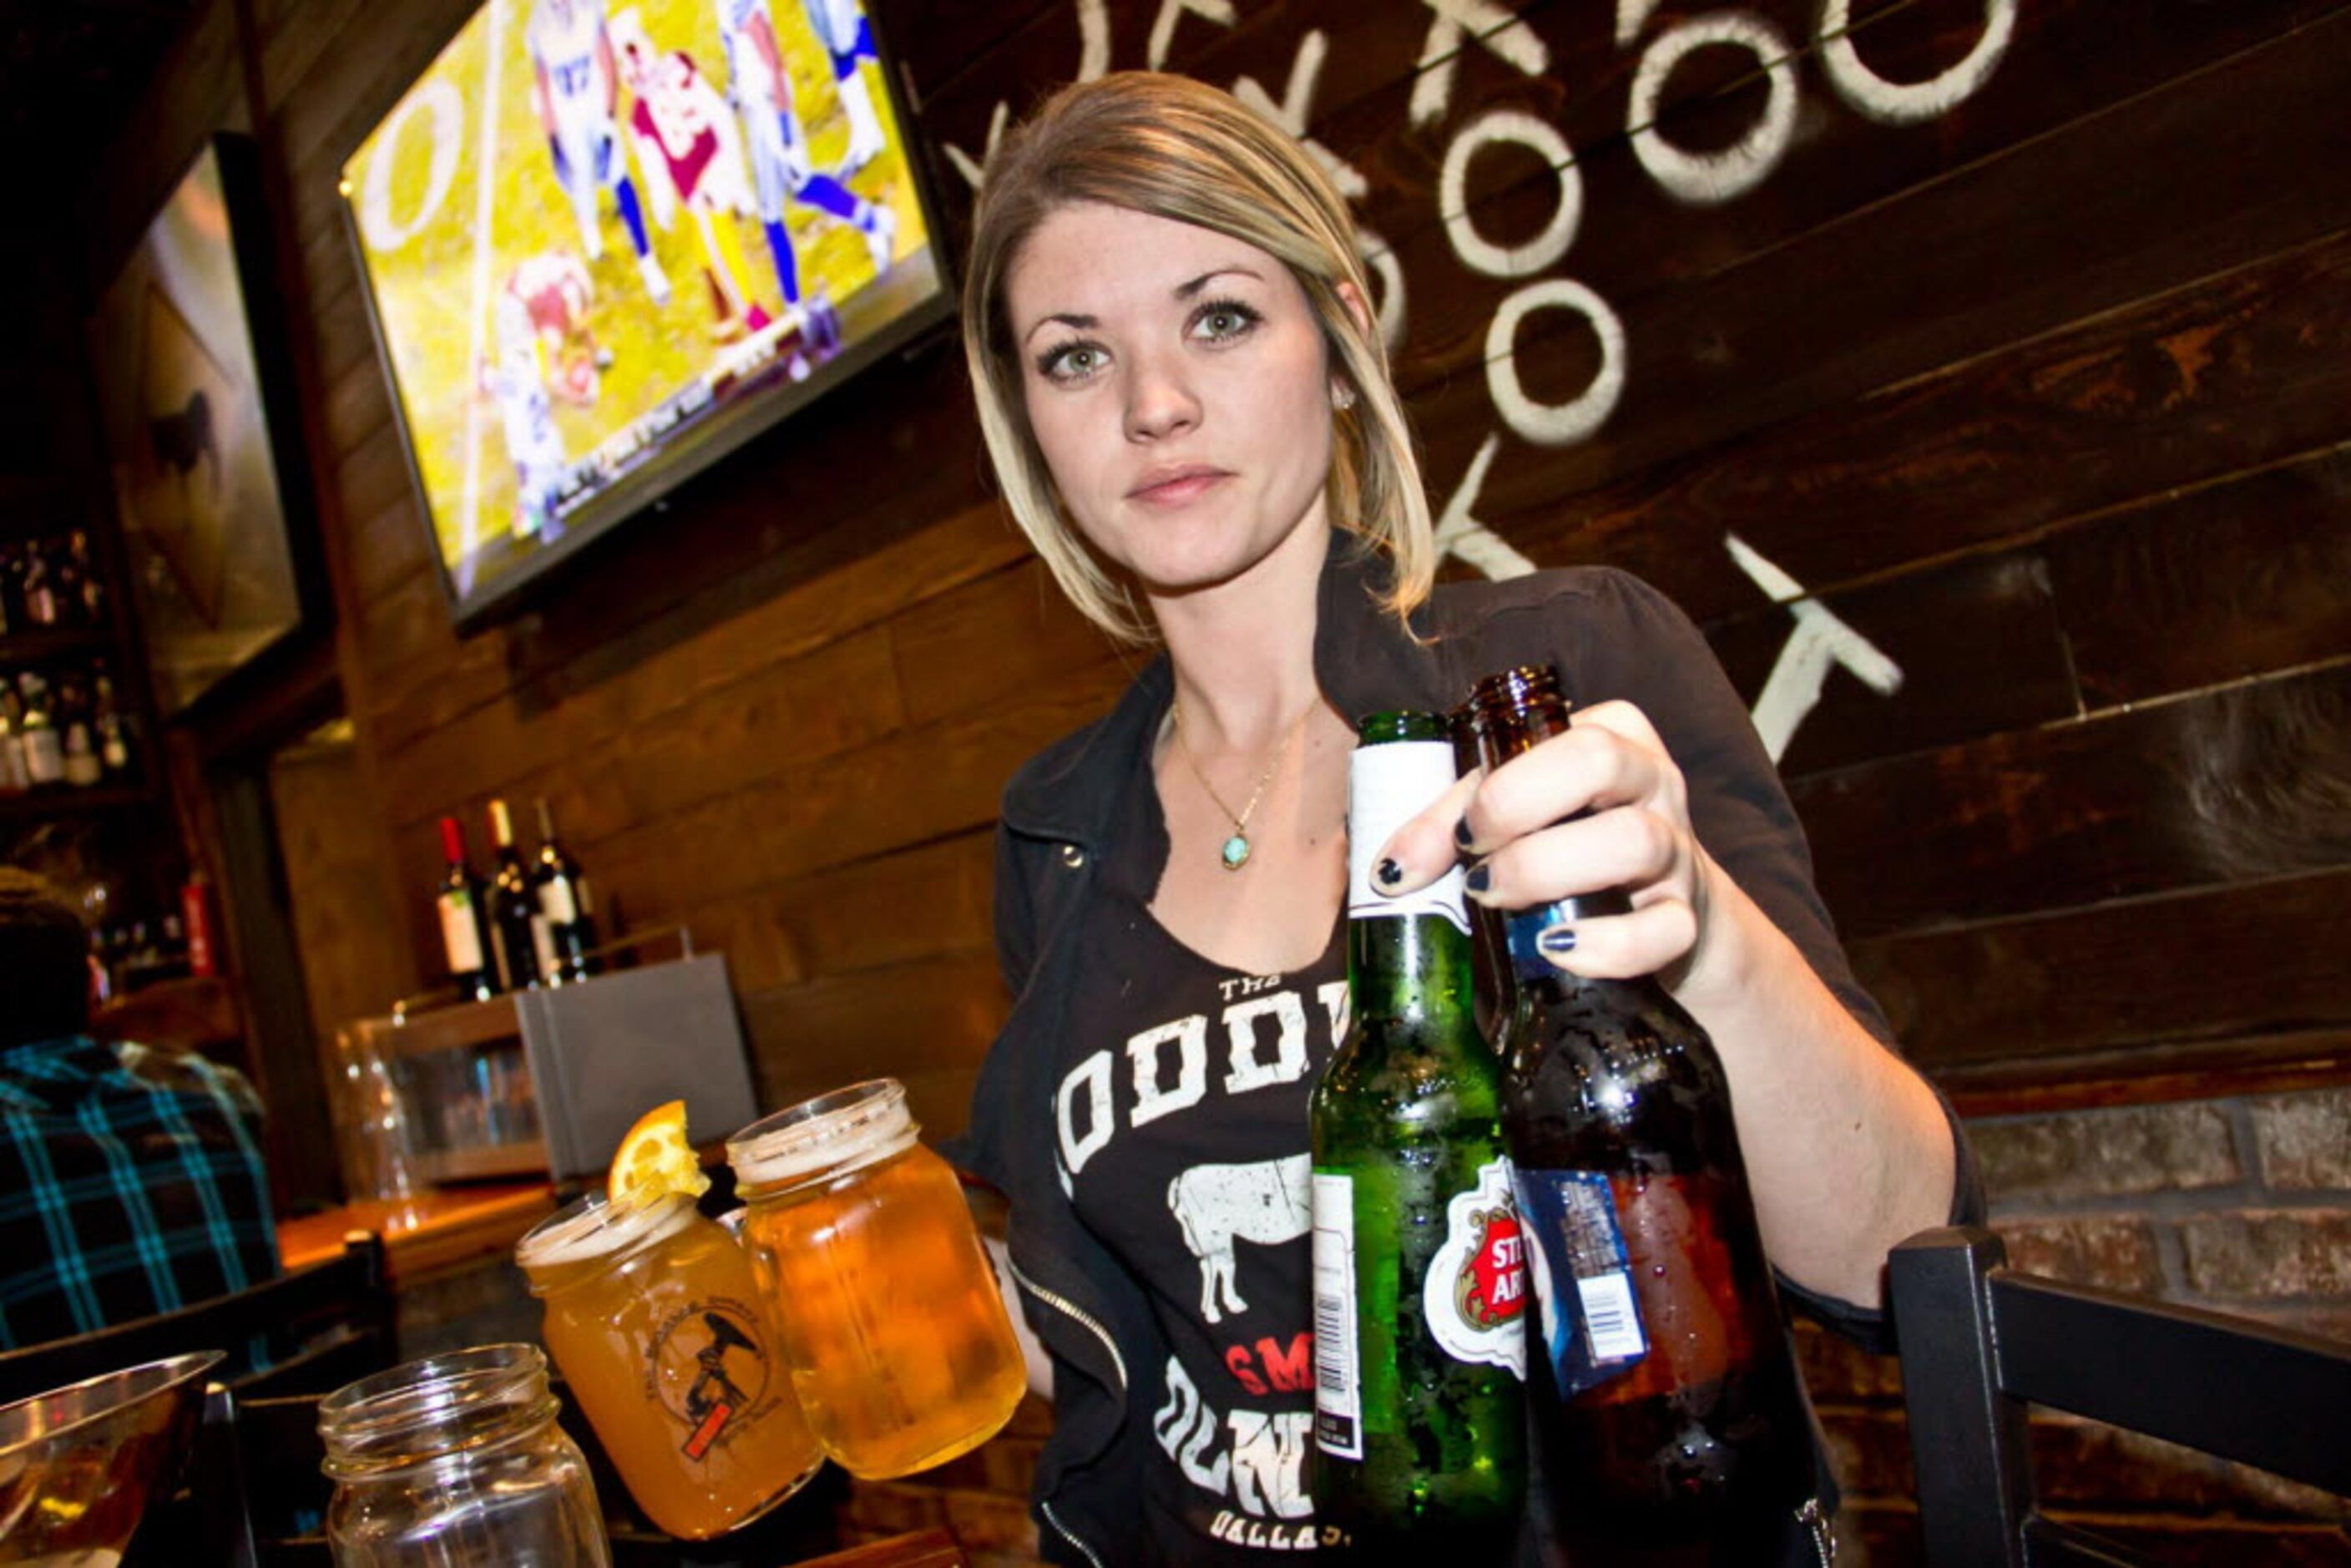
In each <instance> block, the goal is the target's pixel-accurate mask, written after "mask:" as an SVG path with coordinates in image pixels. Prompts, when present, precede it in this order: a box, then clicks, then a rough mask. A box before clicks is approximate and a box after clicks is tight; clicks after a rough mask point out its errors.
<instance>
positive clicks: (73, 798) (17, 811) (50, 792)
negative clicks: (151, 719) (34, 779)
mask: <svg viewBox="0 0 2351 1568" xmlns="http://www.w3.org/2000/svg"><path fill="white" fill-rule="evenodd" d="M154 804H155V791H154V790H153V789H151V788H150V787H148V786H147V785H144V784H96V785H92V786H91V787H90V788H89V789H71V788H68V789H35V790H31V791H28V792H27V793H26V794H22V795H0V822H8V821H23V820H24V819H25V818H27V817H72V816H83V815H92V814H96V813H99V812H103V811H127V810H133V809H135V808H137V807H141V806H152V805H154Z"/></svg>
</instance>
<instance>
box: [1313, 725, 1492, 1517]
mask: <svg viewBox="0 0 2351 1568" xmlns="http://www.w3.org/2000/svg"><path fill="white" fill-rule="evenodd" d="M1358 741H1359V744H1358V746H1357V747H1356V750H1355V755H1354V761H1353V771H1352V775H1351V779H1350V797H1351V798H1350V803H1349V809H1348V817H1347V832H1348V842H1349V851H1348V892H1347V915H1348V923H1347V992H1348V1008H1349V1017H1348V1024H1347V1034H1346V1038H1345V1040H1343V1042H1342V1043H1341V1045H1340V1047H1339V1051H1338V1054H1337V1055H1336V1056H1335V1057H1333V1058H1332V1061H1331V1065H1330V1067H1329V1069H1328V1070H1327V1071H1325V1072H1324V1073H1323V1075H1322V1082H1321V1083H1320V1084H1318V1085H1317V1086H1316V1088H1315V1091H1314V1095H1313V1099H1312V1103H1311V1116H1312V1123H1313V1133H1312V1136H1313V1149H1314V1179H1313V1225H1314V1239H1313V1255H1314V1373H1315V1387H1314V1437H1315V1460H1314V1503H1315V1511H1316V1513H1317V1515H1318V1516H1319V1517H1320V1518H1321V1519H1322V1520H1323V1521H1325V1522H1327V1523H1332V1524H1336V1525H1338V1526H1339V1527H1341V1528H1342V1529H1343V1530H1345V1531H1347V1532H1348V1533H1349V1534H1350V1536H1352V1537H1353V1542H1354V1543H1355V1546H1356V1549H1357V1551H1358V1553H1359V1554H1360V1555H1361V1556H1362V1557H1363V1558H1364V1559H1365V1560H1367V1561H1385V1560H1387V1558H1388V1556H1389V1555H1390V1554H1391V1553H1393V1552H1395V1550H1396V1549H1397V1548H1400V1547H1404V1546H1407V1545H1426V1546H1430V1547H1441V1548H1443V1549H1445V1550H1447V1551H1448V1552H1463V1553H1464V1555H1462V1556H1459V1557H1458V1558H1457V1559H1456V1560H1457V1561H1460V1562H1476V1563H1483V1562H1488V1561H1492V1560H1496V1559H1497V1558H1498V1557H1499V1553H1500V1552H1503V1551H1504V1550H1506V1549H1507V1547H1508V1545H1509V1543H1510V1541H1511V1539H1512V1538H1513V1536H1514V1535H1515V1533H1516V1531H1517V1528H1518V1524H1519V1521H1520V1514H1521V1511H1522V1503H1523V1500H1524V1498H1525V1491H1526V1436H1525V1428H1524V1425H1523V1423H1524V1418H1525V1409H1526V1405H1525V1389H1524V1386H1523V1383H1524V1378H1525V1375H1526V1371H1525V1368H1526V1359H1525V1357H1526V1351H1525V1339H1524V1332H1523V1331H1524V1322H1523V1315H1524V1312H1525V1306H1526V1301H1527V1296H1526V1276H1525V1272H1524V1269H1523V1260H1522V1259H1521V1256H1520V1240H1519V1221H1518V1209H1517V1205H1516V1201H1515V1199H1514V1197H1513V1196H1512V1189H1511V1180H1510V1161H1509V1160H1508V1159H1507V1158H1505V1157H1504V1155H1503V1154H1502V1135H1501V1121H1500V1114H1501V1069H1500V1067H1499V1064H1498V1063H1497V1062H1496V1061H1495V1059H1494V1055H1493V1052H1492V1051H1491V1050H1490V1049H1489V1047H1488V1045H1487V1043H1486V1040H1485V1038H1484V1036H1483V1035H1482V1034H1481V1033H1480V1032H1479V1028H1478V1023H1477V1018H1476V1014H1475V1011H1474V1007H1475V998H1474V990H1473V986H1472V982H1471V977H1470V941H1469V925H1468V918H1467V915H1466V914H1465V908H1464V904H1463V898H1462V890H1461V873H1460V872H1459V871H1458V869H1457V870H1456V871H1454V872H1452V873H1448V874H1447V876H1446V877H1445V878H1444V880H1442V881H1440V882H1438V883H1436V884H1434V885H1433V886H1431V887H1428V888H1426V889H1424V890H1422V891H1421V892H1420V893H1417V894H1411V895H1408V896H1405V897H1401V898H1389V897H1386V896H1384V895H1383V894H1381V893H1380V892H1379V891H1378V889H1377V887H1376V885H1375V884H1374V881H1373V870H1374V867H1373V864H1372V856H1373V852H1374V851H1376V850H1377V849H1378V848H1379V847H1380V845H1381V844H1382V843H1383V842H1384V841H1385V840H1386V839H1387V837H1388V835H1389V834H1390V833H1392V832H1394V831H1395V830H1396V828H1397V827H1398V826H1400V825H1401V824H1402V823H1403V822H1404V821H1405V820H1406V819H1408V818H1410V817H1412V816H1413V815H1415V814H1416V813H1417V812H1419V811H1420V810H1423V809H1424V808H1426V806H1427V805H1428V803H1429V802H1430V801H1432V800H1435V799H1436V798H1437V796H1438V795H1440V794H1442V793H1443V792H1444V791H1445V789H1446V788H1447V786H1448V785H1449V784H1451V783H1452V782H1453V778H1454V766H1453V747H1452V745H1451V743H1450V742H1449V741H1448V740H1447V730H1446V724H1445V720H1444V719H1442V718H1440V717H1439V716H1437V715H1435V714H1426V713H1384V714H1374V715H1373V716H1371V717H1369V718H1366V719H1364V721H1363V723H1362V725H1361V726H1360V727H1359V729H1358Z"/></svg>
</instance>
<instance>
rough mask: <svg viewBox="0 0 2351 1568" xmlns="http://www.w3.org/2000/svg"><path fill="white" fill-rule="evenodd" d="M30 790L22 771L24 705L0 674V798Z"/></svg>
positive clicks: (13, 685)
mask: <svg viewBox="0 0 2351 1568" xmlns="http://www.w3.org/2000/svg"><path fill="white" fill-rule="evenodd" d="M32 787H33V779H32V776H31V775H30V774H28V773H26V771H25V702H24V699H23V698H22V697H19V696H18V695H16V683H15V682H14V681H11V680H9V679H8V678H7V677H6V676H5V675H0V795H21V794H23V793H24V792H25V791H26V790H27V789H31V788H32Z"/></svg>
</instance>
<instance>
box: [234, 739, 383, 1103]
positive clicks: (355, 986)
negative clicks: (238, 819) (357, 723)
mask: <svg viewBox="0 0 2351 1568" xmlns="http://www.w3.org/2000/svg"><path fill="white" fill-rule="evenodd" d="M268 783H269V800H270V805H271V807H272V808H273V810H274V813H275V816H276V820H277V841H278V845H279V848H280V851H281V852H282V853H283V855H284V856H285V862H286V885H287V894H288V902H289V904H290V906H291V907H290V911H289V913H290V914H291V915H292V918H293V923H294V935H295V943H296V946H297V949H298V955H299V957H300V960H301V967H302V980H303V990H304V993H305V995H306V996H307V997H308V1001H309V1007H310V1036H309V1038H310V1042H311V1045H312V1047H313V1049H314V1050H315V1051H316V1052H317V1053H318V1056H319V1061H320V1063H321V1068H322V1071H325V1072H326V1073H327V1075H328V1081H329V1093H331V1092H332V1087H331V1086H332V1082H333V1078H332V1072H331V1069H332V1058H331V1054H330V1053H331V1051H332V1048H333V1044H334V1039H335V1030H337V1029H338V1028H340V1026H341V1025H342V1024H344V1023H345V1022H347V1021H349V1020H350V1019H355V1018H364V1017H370V1016H372V1015H376V1014H381V1013H382V1012H384V1011H386V1010H387V1009H390V1007H391V1006H392V1002H393V1001H394V1000H396V999H397V998H399V997H401V996H402V994H403V993H404V992H405V991H406V990H407V989H408V988H407V986H406V984H405V981H404V978H403V977H402V972H401V970H402V965H401V959H400V956H399V955H398V953H397V952H396V951H395V950H394V948H393V946H392V944H390V943H388V942H387V941H386V940H385V939H384V938H385V936H386V934H387V933H389V932H390V931H391V930H392V928H393V926H394V925H396V924H397V923H398V922H397V916H396V914H395V912H394V910H393V909H392V907H391V906H390V905H389V904H388V903H387V901H386V898H385V894H384V885H383V876H382V868H381V865H380V864H379V862H378V857H377V845H378V835H379V833H380V831H381V829H380V826H379V823H380V821H381V818H380V816H379V813H378V810H377V807H376V800H375V796H374V793H373V791H371V789H368V788H367V784H366V781H365V779H363V778H362V777H361V775H360V765H359V757H358V754H357V750H356V748H355V747H353V746H352V745H351V744H350V742H349V741H345V742H343V743H342V744H340V745H335V746H323V747H306V748H299V749H297V750H293V751H289V752H287V753H284V754H281V755H280V756H278V757H276V758H272V759H271V761H270V764H269V780H268Z"/></svg>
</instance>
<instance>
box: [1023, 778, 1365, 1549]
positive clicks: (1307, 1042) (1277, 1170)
mask: <svg viewBox="0 0 2351 1568" xmlns="http://www.w3.org/2000/svg"><path fill="white" fill-rule="evenodd" d="M1136 760H1137V768H1136V771H1135V774H1134V778H1133V779H1132V781H1131V785H1130V788H1131V789H1132V791H1133V793H1132V795H1131V797H1130V798H1131V799H1132V800H1134V803H1135V807H1136V809H1135V810H1133V811H1131V812H1129V813H1128V814H1127V817H1126V819H1125V821H1123V823H1122V824H1121V827H1120V831H1119V833H1118V838H1117V842H1116V844H1115V846H1114V849H1113V853H1112V854H1111V855H1110V856H1109V858H1108V860H1107V862H1105V865H1104V868H1103V877H1104V893H1105V897H1104V900H1103V906H1102V911H1101V914H1100V917H1099V918H1097V919H1094V920H1092V921H1090V922H1089V923H1088V925H1087V927H1086V930H1085V931H1084V933H1083V934H1082V936H1081V942H1082V944H1083V955H1082V956H1081V959H1080V961H1079V963H1078V966H1077V969H1076V973H1077V976H1078V978H1077V981H1076V984H1075V986H1074V988H1073V989H1072V991H1071V995H1070V998H1069V1006H1070V1011H1069V1027H1068V1029H1067V1030H1065V1031H1064V1032H1063V1034H1062V1037H1061V1038H1062V1040H1063V1046H1062V1061H1061V1063H1060V1068H1061V1072H1060V1076H1059V1079H1058V1085H1059V1087H1058V1089H1057V1091H1056V1093H1055V1096H1054V1124H1053V1125H1054V1136H1055V1139H1056V1146H1057V1155H1058V1158H1059V1160H1060V1162H1061V1170H1062V1171H1063V1173H1064V1174H1065V1175H1066V1176H1067V1177H1068V1179H1069V1183H1070V1191H1071V1201H1072V1203H1073V1204H1074V1206H1075V1207H1076V1209H1077V1212H1078V1217H1079V1218H1081V1220H1083V1221H1084V1222H1085V1224H1086V1226H1087V1227H1088V1228H1090V1229H1091V1230H1092V1231H1093V1232H1094V1234H1095V1235H1096V1236H1098V1237H1099V1238H1100V1239H1102V1244H1103V1245H1104V1246H1106V1247H1107V1248H1108V1249H1110V1250H1111V1252H1112V1253H1113V1254H1114V1255H1115V1256H1116V1257H1117V1258H1118V1259H1119V1260H1120V1261H1121V1262H1122V1263H1123V1265H1124V1266H1125V1267H1126V1269H1127V1270H1129V1271H1130V1272H1131V1273H1132V1274H1133V1275H1134V1278H1135V1280H1136V1281H1138V1282H1139V1283H1140V1284H1141V1286H1142V1287H1143V1291H1144V1296H1145V1298H1146V1299H1147V1301H1148V1302H1149V1306H1150V1310H1151V1313H1152V1316H1153V1318H1154V1320H1155V1322H1156V1323H1157V1325H1158V1328H1159V1333H1160V1337H1161V1339H1162V1342H1163V1343H1164V1346H1165V1355H1164V1356H1163V1357H1161V1358H1160V1364H1158V1365H1156V1366H1151V1367H1143V1366H1138V1367H1136V1368H1135V1369H1134V1371H1135V1375H1136V1380H1137V1385H1138V1386H1137V1390H1136V1393H1137V1397H1136V1399H1135V1400H1134V1403H1133V1404H1132V1405H1131V1406H1130V1407H1129V1419H1130V1420H1140V1421H1147V1422H1148V1423H1149V1425H1150V1428H1151V1436H1152V1445H1151V1449H1150V1452H1149V1454H1148V1457H1147V1458H1146V1462H1145V1469H1144V1495H1143V1505H1144V1512H1145V1520H1144V1529H1143V1530H1142V1531H1140V1532H1139V1536H1140V1539H1139V1540H1138V1541H1137V1542H1134V1545H1135V1546H1136V1547H1138V1548H1140V1551H1141V1553H1142V1555H1141V1556H1140V1557H1139V1558H1138V1559H1137V1560H1140V1561H1146V1562H1147V1561H1162V1560H1164V1561H1166V1562H1170V1563H1186V1564H1189V1563H1270V1562H1272V1561H1274V1560H1275V1558H1276V1556H1277V1554H1278V1555H1279V1556H1280V1558H1281V1559H1283V1560H1293V1559H1294V1557H1295V1554H1296V1553H1297V1552H1299V1551H1301V1549H1302V1550H1312V1549H1313V1548H1314V1547H1315V1546H1316V1545H1317V1544H1318V1542H1320V1540H1321V1531H1319V1530H1318V1529H1317V1526H1316V1523H1315V1521H1314V1516H1313V1504H1312V1501H1311V1498H1310V1497H1309V1495H1308V1490H1307V1489H1308V1469H1309V1456H1310V1455H1311V1452H1312V1447H1313V1444H1312V1436H1311V1434H1312V1427H1313V1415H1314V1391H1313V1382H1312V1365H1313V1358H1312V1343H1313V1336H1312V1333H1311V1332H1310V1328H1309V1323H1310V1320H1311V1312H1310V1297H1311V1287H1310V1272H1311V1258H1310V1251H1311V1248H1310V1244H1309V1239H1308V1234H1309V1226H1308V1203H1307V1192H1308V1156H1307V1155H1306V1152H1305V1145H1306V1127H1307V1097H1308V1096H1309V1094H1311V1092H1312V1090H1313V1086H1314V1084H1315V1082H1317V1081H1318V1080H1319V1079H1320V1078H1321V1076H1322V1069H1323V1067H1324V1066H1325V1065H1326V1064H1327V1063H1328V1062H1329V1061H1330V1060H1331V1056H1332V1052H1333V1051H1335V1050H1336V1049H1337V1046H1338V1040H1339V1037H1340V1034H1341V1033H1342V1031H1343V1030H1344V1028H1345V1022H1346V996H1347V975H1346V961H1345V947H1344V944H1343V942H1342V941H1341V940H1340V931H1341V930H1342V929H1343V926H1342V925H1339V924H1337V923H1334V925H1333V930H1332V940H1331V941H1330V942H1329V943H1327V944H1326V945H1325V946H1324V948H1323V951H1322V956H1320V957H1319V958H1317V959H1316V960H1315V962H1314V963H1313V965H1312V966H1311V967H1308V968H1307V969H1305V970H1303V971H1300V972H1297V973H1292V974H1287V975H1250V974H1244V973H1240V972H1238V971H1236V970H1233V969H1231V968H1228V967H1226V966H1224V965H1221V964H1218V963H1216V962H1214V961H1213V960H1211V959H1209V958H1207V957H1206V956H1202V955H1201V954H1199V953H1196V952H1195V951H1193V950H1192V949H1191V948H1190V947H1187V946H1185V945H1184V944H1183V943H1182V942H1181V941H1179V940H1177V939H1176V937H1175V936H1174V935H1173V934H1172V933H1170V932H1169V931H1168V930H1167V929H1166V927H1165V926H1163V925H1160V924H1159V921H1158V920H1157V918H1156V917H1155V915H1153V914H1152V913H1151V910H1150V908H1149V902H1150V899H1151V897H1152V895H1153V894H1154V893H1155V890H1156V887H1157V884H1158V881H1159V877H1160V873H1161V872H1162V870H1163V869H1164V868H1165V864H1166V860H1167V837H1166V828H1165V820H1164V818H1163V816H1162V814H1161V811H1160V807H1159V799H1158V792H1157V789H1156V788H1155V785H1154V782H1153V779H1152V776H1151V769H1150V767H1149V758H1148V754H1147V753H1146V754H1145V755H1144V756H1143V757H1142V758H1137V759H1136ZM1239 874H1243V875H1246V874H1248V873H1246V872H1244V873H1239Z"/></svg>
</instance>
